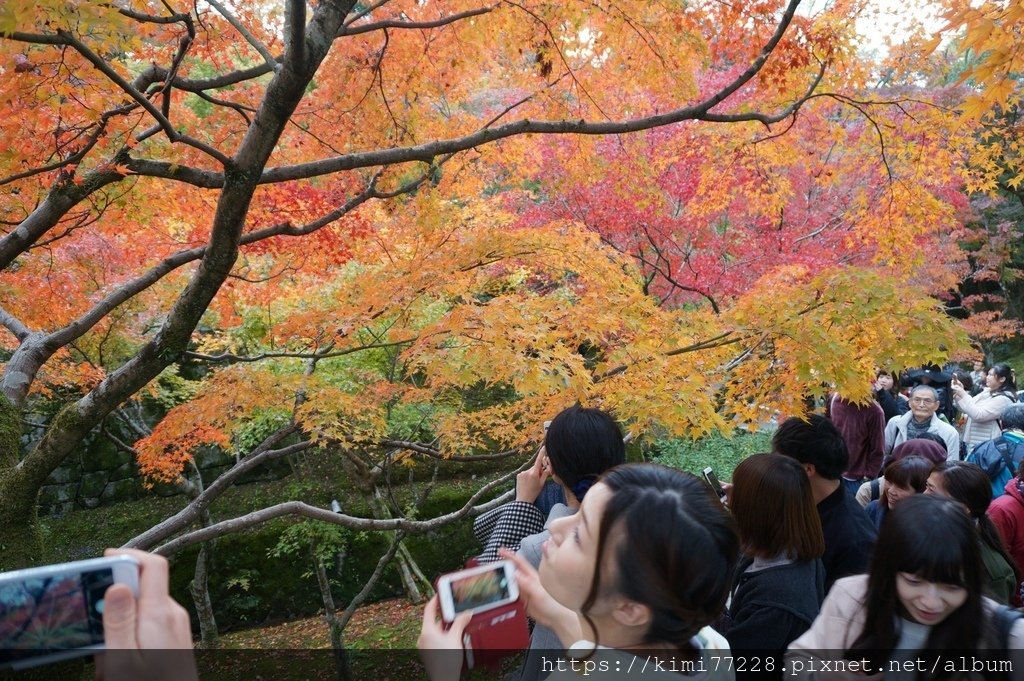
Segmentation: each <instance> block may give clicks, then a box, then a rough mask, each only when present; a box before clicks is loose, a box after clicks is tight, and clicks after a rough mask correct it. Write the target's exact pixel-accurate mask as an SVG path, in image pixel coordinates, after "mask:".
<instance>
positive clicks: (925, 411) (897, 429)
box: [885, 384, 960, 460]
mask: <svg viewBox="0 0 1024 681" xmlns="http://www.w3.org/2000/svg"><path fill="white" fill-rule="evenodd" d="M938 410H939V394H938V392H937V391H936V390H935V388H933V387H931V386H930V385H923V384H922V385H918V386H915V387H914V389H913V390H912V391H911V392H910V411H908V412H907V413H906V414H904V415H903V416H894V417H893V418H891V419H889V423H888V424H887V425H886V426H885V454H886V456H888V455H889V454H890V453H891V452H892V450H893V448H894V447H895V446H896V445H898V444H901V443H903V442H906V441H907V440H912V439H914V438H916V437H920V436H921V435H922V434H924V433H934V434H935V435H938V436H939V437H941V438H942V441H943V442H945V443H946V458H947V459H953V460H957V459H959V458H960V434H959V433H958V432H956V428H954V427H953V426H951V425H949V424H948V423H946V422H945V421H943V420H942V419H940V418H939V417H938V416H937V415H936V412H937V411H938Z"/></svg>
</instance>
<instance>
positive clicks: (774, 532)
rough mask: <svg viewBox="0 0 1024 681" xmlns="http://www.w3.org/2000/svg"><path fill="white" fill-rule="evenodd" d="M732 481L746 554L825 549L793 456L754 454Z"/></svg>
mask: <svg viewBox="0 0 1024 681" xmlns="http://www.w3.org/2000/svg"><path fill="white" fill-rule="evenodd" d="M929 470H931V465H930V464H929ZM732 485H733V486H732V493H731V494H730V495H729V508H730V509H731V510H732V516H733V518H735V519H736V526H737V528H738V529H739V532H740V541H741V542H742V543H743V550H744V551H746V552H747V554H749V555H751V556H755V557H758V558H767V559H770V558H776V557H779V556H784V557H787V558H791V559H793V560H798V561H805V560H814V559H815V558H820V557H821V554H823V553H824V552H825V539H824V538H823V536H822V532H821V519H820V518H819V516H818V508H817V506H815V504H814V495H813V494H812V493H811V483H810V481H809V480H808V479H807V474H806V473H805V472H804V469H803V467H801V466H800V464H799V463H797V462H796V460H794V459H791V458H790V457H788V456H783V455H782V454H754V455H753V456H751V457H748V458H746V459H744V460H743V461H741V462H740V464H739V465H738V466H736V470H734V471H733V473H732Z"/></svg>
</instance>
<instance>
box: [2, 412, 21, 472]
mask: <svg viewBox="0 0 1024 681" xmlns="http://www.w3.org/2000/svg"><path fill="white" fill-rule="evenodd" d="M20 447H21V414H20V413H19V411H18V409H17V407H15V406H14V405H13V404H11V403H10V401H9V400H8V399H7V398H6V397H4V396H3V395H0V467H7V466H13V465H14V464H15V463H17V461H18V452H19V449H20Z"/></svg>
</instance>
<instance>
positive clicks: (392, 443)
mask: <svg viewBox="0 0 1024 681" xmlns="http://www.w3.org/2000/svg"><path fill="white" fill-rule="evenodd" d="M379 444H380V445H381V446H382V447H393V448H395V449H408V450H409V451H412V452H416V453H418V454H425V455H426V456H429V457H431V458H434V459H438V460H440V461H456V462H459V463H472V462H474V461H499V460H501V459H507V458H509V457H512V456H515V455H517V454H521V453H522V452H521V451H520V450H518V449H509V450H506V451H504V452H494V453H492V454H475V455H473V456H445V455H444V454H442V453H441V451H440V450H438V449H435V448H434V447H428V446H427V445H424V444H421V443H419V442H408V441H406V440H381V441H380V443H379Z"/></svg>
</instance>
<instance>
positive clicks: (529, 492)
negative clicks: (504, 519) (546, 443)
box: [516, 447, 549, 504]
mask: <svg viewBox="0 0 1024 681" xmlns="http://www.w3.org/2000/svg"><path fill="white" fill-rule="evenodd" d="M548 472H549V471H548V456H547V451H545V449H544V448H543V447H541V448H540V451H539V452H537V459H536V460H535V461H534V462H533V465H532V466H530V467H529V468H527V469H526V470H525V471H523V472H522V473H520V474H519V475H517V476H516V501H525V502H526V503H528V504H532V503H533V502H535V501H537V497H538V496H540V491H541V490H542V489H544V483H545V482H547V480H548Z"/></svg>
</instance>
